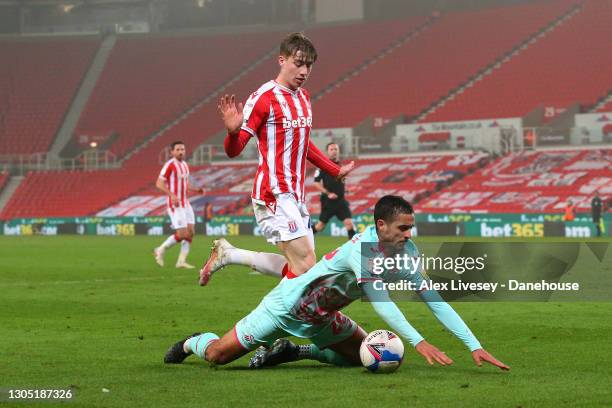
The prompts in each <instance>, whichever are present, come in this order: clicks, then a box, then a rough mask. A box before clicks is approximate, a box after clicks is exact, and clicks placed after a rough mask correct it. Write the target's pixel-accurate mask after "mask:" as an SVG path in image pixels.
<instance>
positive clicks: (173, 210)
mask: <svg viewBox="0 0 612 408" xmlns="http://www.w3.org/2000/svg"><path fill="white" fill-rule="evenodd" d="M170 149H171V151H170V153H171V154H172V159H170V160H168V161H167V162H166V164H164V167H162V169H161V172H160V173H159V177H158V179H157V181H156V183H155V186H156V187H157V188H158V189H160V190H161V191H163V192H164V194H166V195H167V196H168V215H169V216H170V220H171V222H172V228H174V229H175V230H176V232H175V233H174V234H172V235H170V236H169V237H168V238H167V239H166V240H165V241H164V243H163V244H161V245H160V246H159V247H157V248H155V249H154V250H153V255H154V256H155V261H156V262H157V264H158V265H159V266H164V252H165V251H166V249H168V248H170V247H172V246H174V245H175V244H176V243H177V242H180V243H181V251H180V253H179V256H178V260H177V262H176V267H177V268H187V269H193V268H194V266H193V265H189V264H188V263H187V255H188V254H189V249H190V247H191V241H192V240H193V236H194V235H195V216H194V214H193V208H192V207H191V204H190V203H189V196H188V194H187V193H188V191H195V192H198V193H204V189H203V188H193V187H191V186H190V185H189V166H188V165H187V163H186V162H185V160H184V158H185V144H184V143H183V142H181V141H176V142H173V143H172V144H171V145H170Z"/></svg>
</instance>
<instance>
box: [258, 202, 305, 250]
mask: <svg viewBox="0 0 612 408" xmlns="http://www.w3.org/2000/svg"><path fill="white" fill-rule="evenodd" d="M253 210H254V212H255V221H256V222H257V225H258V226H259V229H260V231H261V234H262V235H263V236H264V237H266V240H267V241H268V242H270V243H271V244H277V243H278V242H286V241H291V240H292V239H296V238H300V237H304V236H307V237H309V239H310V242H311V244H312V247H313V248H314V236H313V235H312V229H311V224H310V214H309V213H308V208H306V204H304V203H298V202H297V200H296V199H295V197H294V196H293V194H291V193H283V194H279V195H277V196H276V203H275V205H265V204H263V203H261V202H259V201H255V200H253Z"/></svg>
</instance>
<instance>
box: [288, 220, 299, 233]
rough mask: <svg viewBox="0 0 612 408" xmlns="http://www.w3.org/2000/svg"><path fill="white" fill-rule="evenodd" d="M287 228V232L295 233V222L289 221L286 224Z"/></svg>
mask: <svg viewBox="0 0 612 408" xmlns="http://www.w3.org/2000/svg"><path fill="white" fill-rule="evenodd" d="M287 227H288V228H289V232H292V233H293V232H296V231H297V229H298V228H297V222H295V221H294V220H290V221H289V222H287Z"/></svg>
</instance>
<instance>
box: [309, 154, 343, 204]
mask: <svg viewBox="0 0 612 408" xmlns="http://www.w3.org/2000/svg"><path fill="white" fill-rule="evenodd" d="M335 163H336V164H338V165H339V164H340V163H338V162H335ZM314 180H315V181H316V182H317V183H318V182H321V181H322V182H323V187H325V189H326V190H327V191H329V192H330V193H334V194H336V195H337V196H338V199H343V198H344V183H343V182H342V181H340V180H338V179H337V178H336V177H334V176H332V175H331V174H328V173H326V172H324V171H322V170H321V169H317V171H316V172H315V178H314ZM321 200H322V201H327V194H323V193H321Z"/></svg>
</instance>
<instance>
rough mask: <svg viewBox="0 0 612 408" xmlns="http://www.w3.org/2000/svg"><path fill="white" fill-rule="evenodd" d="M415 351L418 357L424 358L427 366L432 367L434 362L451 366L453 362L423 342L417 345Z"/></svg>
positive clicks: (444, 354)
mask: <svg viewBox="0 0 612 408" xmlns="http://www.w3.org/2000/svg"><path fill="white" fill-rule="evenodd" d="M415 349H416V351H417V352H418V353H419V354H420V355H422V356H423V357H425V360H427V362H428V363H429V365H434V362H437V363H439V364H440V365H449V364H453V360H451V359H450V358H449V357H448V356H447V355H446V353H444V352H443V351H440V350H438V349H437V347H435V346H432V345H431V344H429V343H428V342H426V341H425V340H423V341H422V342H420V343H419V344H417V345H416V347H415Z"/></svg>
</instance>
